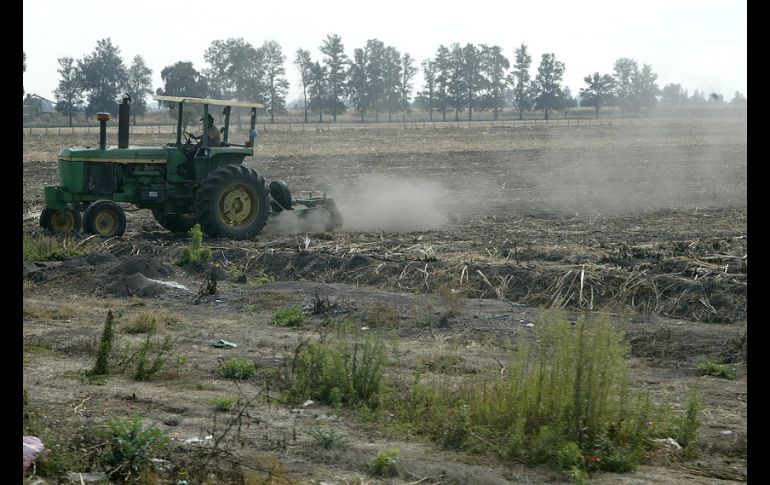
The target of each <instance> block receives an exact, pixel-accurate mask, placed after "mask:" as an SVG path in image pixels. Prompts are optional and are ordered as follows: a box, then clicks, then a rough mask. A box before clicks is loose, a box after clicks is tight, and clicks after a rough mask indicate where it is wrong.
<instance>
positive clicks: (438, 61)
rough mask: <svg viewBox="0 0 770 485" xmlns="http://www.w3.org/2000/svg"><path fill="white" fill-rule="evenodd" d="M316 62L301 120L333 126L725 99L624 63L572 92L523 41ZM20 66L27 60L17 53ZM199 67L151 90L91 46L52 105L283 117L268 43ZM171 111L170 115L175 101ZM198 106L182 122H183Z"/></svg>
mask: <svg viewBox="0 0 770 485" xmlns="http://www.w3.org/2000/svg"><path fill="white" fill-rule="evenodd" d="M319 50H320V52H321V53H322V58H321V59H319V60H314V59H313V58H312V56H311V53H310V51H308V50H305V49H302V48H300V49H297V51H296V53H295V55H294V59H293V64H294V66H295V68H296V69H297V71H298V73H299V79H300V84H301V86H300V88H301V93H302V103H301V104H302V107H303V109H304V119H305V122H308V120H309V117H310V116H311V115H312V116H317V118H318V120H319V121H320V122H323V121H324V116H327V117H329V116H330V117H331V118H332V120H333V121H336V120H337V116H339V115H341V114H343V113H346V112H347V111H348V110H353V112H354V113H355V114H356V115H357V116H359V117H360V119H361V121H364V120H365V119H366V117H367V115H374V118H375V121H378V120H379V119H380V116H383V117H384V116H387V119H388V120H389V121H390V120H392V117H393V116H394V115H397V114H399V113H400V114H402V115H404V114H406V113H409V112H410V111H411V110H412V109H413V108H417V109H421V110H423V111H425V112H426V113H428V116H429V118H430V120H431V121H432V120H433V118H434V115H435V116H439V115H440V116H441V119H442V120H443V121H446V120H447V116H448V115H451V114H453V115H454V119H455V120H459V117H460V115H461V114H463V115H464V116H466V115H465V114H466V113H467V119H468V120H469V121H470V120H472V119H473V114H474V113H477V112H479V111H484V112H491V113H492V116H493V119H494V120H497V119H498V114H499V113H500V112H501V111H502V110H503V108H505V107H512V108H513V109H514V110H515V111H517V112H518V117H519V119H523V116H524V112H525V111H542V112H543V116H544V118H545V119H549V117H550V116H551V113H552V112H553V111H554V110H566V109H569V108H571V107H575V106H577V105H578V100H579V103H580V106H591V107H594V108H595V114H596V117H597V118H598V117H599V114H600V110H601V108H602V107H617V108H619V109H620V110H621V116H624V117H625V116H628V115H629V114H632V115H634V116H637V115H638V114H639V113H640V112H641V113H644V114H649V113H650V112H651V111H652V110H653V109H655V108H656V107H658V106H684V105H699V104H707V103H712V104H713V103H723V102H724V100H723V99H722V97H721V95H719V94H716V93H712V94H711V95H709V97H708V98H707V97H706V95H705V93H701V92H699V91H697V90H696V91H694V92H693V94H692V95H690V94H689V93H688V91H687V90H686V89H683V88H682V86H681V85H679V84H673V83H672V84H667V85H666V86H664V87H663V88H662V89H661V88H659V87H658V84H657V77H658V76H657V74H656V73H655V72H654V71H653V69H652V66H650V65H648V64H643V65H642V66H641V67H640V66H639V65H638V63H637V61H636V60H634V59H631V58H626V57H623V58H619V59H617V60H616V61H615V63H614V66H613V71H612V72H611V73H599V72H594V73H590V74H588V75H586V76H585V77H584V82H585V86H583V87H582V88H581V89H580V90H579V93H578V96H577V97H576V96H573V94H572V92H571V91H570V89H569V87H566V86H563V76H564V71H565V64H564V62H562V61H560V60H558V59H557V58H556V55H555V54H553V53H545V54H543V55H542V56H541V59H540V62H539V66H538V67H537V71H536V72H535V73H534V77H533V76H532V73H531V69H532V56H531V55H530V53H529V51H528V47H527V45H526V44H523V43H522V44H521V45H520V46H519V47H517V48H516V49H515V50H514V52H513V54H514V55H513V58H512V61H511V60H509V59H508V58H507V57H506V56H505V54H504V52H503V49H502V48H501V47H500V46H497V45H493V46H490V45H486V44H480V45H474V44H466V45H465V46H462V45H460V44H459V43H454V44H451V45H449V46H445V45H443V44H442V45H440V46H439V47H438V48H437V50H436V51H435V54H434V56H433V57H432V58H430V59H426V60H423V61H422V62H421V63H420V68H418V67H417V65H416V60H415V59H414V58H413V57H412V56H411V55H410V54H409V53H406V52H404V53H401V52H399V51H398V49H396V48H395V47H393V46H388V45H385V44H384V43H383V42H382V41H380V40H377V39H370V40H368V41H367V42H366V44H365V45H364V46H362V47H359V48H356V49H354V50H353V56H352V58H349V57H348V56H347V55H346V53H345V46H344V44H343V42H342V39H341V38H340V36H338V35H328V36H327V37H326V38H325V39H324V40H323V41H322V44H321V46H320V48H319ZM23 60H24V70H25V71H26V66H27V57H26V53H24V59H23ZM204 60H205V62H206V64H207V65H206V66H205V67H203V68H202V69H200V70H199V69H196V67H195V66H194V65H193V63H192V62H189V61H179V62H176V63H175V64H173V65H169V66H166V67H164V68H163V69H162V70H161V72H160V76H161V80H162V81H163V86H162V87H158V88H157V89H155V90H153V87H152V74H153V71H152V70H151V69H150V68H149V67H148V66H147V65H146V63H145V61H144V59H143V58H142V56H141V55H137V56H135V57H134V58H133V60H132V61H131V63H130V65H126V63H125V62H124V61H123V59H122V57H121V55H120V49H119V48H118V47H117V46H115V45H113V43H112V41H111V39H110V38H106V39H101V40H99V41H97V43H96V48H95V49H94V51H93V52H92V53H90V54H88V55H86V56H84V57H83V58H81V59H74V58H72V57H62V58H59V59H58V63H59V69H58V71H57V72H58V73H59V84H58V86H57V89H56V90H55V92H54V96H55V98H56V109H57V111H59V112H61V113H62V114H63V115H65V116H66V117H68V118H69V124H70V126H71V125H72V118H73V116H74V115H76V114H78V113H83V114H84V115H85V116H86V118H91V117H92V116H94V115H95V113H97V112H100V111H105V112H110V113H112V114H113V115H115V114H116V113H117V109H118V107H117V104H118V98H119V96H120V95H121V94H122V93H123V92H127V93H129V95H130V96H132V98H133V100H134V101H133V105H132V108H133V109H132V112H133V115H134V123H135V122H136V116H137V115H139V116H141V115H143V114H144V113H145V112H146V110H147V105H146V96H147V95H148V94H153V93H154V94H167V95H171V96H189V97H199V98H206V97H211V98H219V99H238V100H242V101H256V102H260V103H262V104H264V105H265V107H266V111H267V113H268V115H269V117H270V122H271V123H272V122H275V115H277V114H282V113H286V112H287V100H286V96H287V93H288V90H289V82H288V80H287V79H286V56H285V55H284V54H283V52H282V50H281V46H280V45H279V44H278V43H277V42H275V41H266V42H264V43H263V44H262V45H261V46H258V47H254V46H253V45H252V44H251V43H249V42H247V41H246V40H244V39H242V38H230V39H227V40H214V41H213V42H212V43H211V44H210V46H209V47H208V48H207V49H206V51H205V53H204ZM420 69H421V70H422V76H423V85H422V89H420V90H415V88H414V81H415V76H416V75H417V73H418V71H419V70H420ZM731 103H732V104H735V105H745V104H746V98H745V97H744V96H743V95H742V94H741V93H739V92H736V93H735V96H734V97H733V99H732V101H731ZM169 108H171V112H172V115H174V116H175V114H174V107H173V106H169ZM194 116H196V114H195V113H192V112H190V113H187V114H186V116H185V117H186V119H185V120H183V122H184V123H185V125H187V124H189V123H190V121H191V120H192V119H193V117H194Z"/></svg>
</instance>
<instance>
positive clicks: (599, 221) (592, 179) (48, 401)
mask: <svg viewBox="0 0 770 485" xmlns="http://www.w3.org/2000/svg"><path fill="white" fill-rule="evenodd" d="M97 136H98V135H91V136H90V138H87V137H86V136H85V135H82V136H81V135H69V136H47V137H46V136H39V135H31V136H25V139H24V153H23V154H24V200H23V230H24V232H25V233H27V234H31V233H32V232H34V231H38V232H39V231H40V228H39V227H38V216H39V214H40V211H41V210H42V209H43V206H44V199H43V186H45V185H55V184H56V183H57V179H58V175H57V164H56V152H57V151H58V149H59V148H61V147H63V146H70V145H84V144H91V145H93V144H95V143H96V142H97V141H98V140H96V137H97ZM91 138H94V139H91ZM169 141H172V140H171V139H170V138H169V135H141V136H134V137H133V138H132V139H131V144H134V145H151V146H152V145H162V144H165V143H166V142H169ZM115 142H116V141H115V140H112V139H108V143H110V144H111V143H115ZM257 142H258V146H257V148H256V149H255V156H254V157H253V158H250V159H248V160H247V161H246V165H247V166H249V167H252V168H254V169H255V170H256V171H257V172H258V173H260V174H261V175H264V176H265V178H266V179H267V180H268V181H270V180H274V179H282V180H284V181H286V182H287V183H288V185H289V187H291V189H292V191H293V192H294V193H295V194H297V193H300V192H302V191H310V190H315V191H322V192H325V193H326V194H327V195H329V196H333V197H334V198H335V199H336V200H337V203H338V206H339V208H340V211H341V212H342V215H343V217H344V220H345V225H344V227H343V228H342V230H340V231H337V232H334V233H316V232H305V231H304V230H303V228H290V227H288V226H284V225H281V224H279V223H278V222H279V221H280V220H278V221H276V223H272V224H271V225H269V226H268V227H267V229H266V230H265V232H264V233H263V234H262V235H260V236H259V237H257V238H256V239H255V240H253V241H247V242H244V241H241V242H234V241H229V240H224V239H216V240H211V239H204V245H206V246H208V247H210V248H212V250H213V251H214V260H215V264H216V266H217V267H218V268H220V269H221V271H220V273H221V274H220V275H219V277H220V281H219V282H218V284H217V286H216V292H215V293H213V294H202V293H204V292H202V291H201V290H202V288H203V287H204V286H205V285H204V282H205V281H204V280H205V274H204V273H203V272H201V271H196V270H195V269H186V270H183V269H181V268H179V267H177V266H175V265H173V264H172V260H173V259H174V258H175V257H176V256H177V255H178V254H179V252H180V251H181V249H182V248H183V247H184V246H187V245H189V238H188V237H184V236H180V235H172V234H169V233H168V232H167V231H165V230H163V229H162V228H161V227H160V226H159V225H158V224H157V223H156V222H155V221H154V219H153V218H152V215H151V214H150V213H149V211H146V210H140V211H133V212H128V215H127V217H128V229H127V231H126V233H125V235H124V236H122V237H120V238H112V239H107V240H104V239H98V238H95V237H90V238H87V237H86V236H84V235H80V236H77V238H76V241H75V242H73V243H74V244H79V245H80V247H82V248H85V249H87V250H88V253H89V254H88V255H87V256H82V257H77V258H74V259H71V260H69V261H65V262H46V263H37V264H35V263H29V262H25V263H24V270H23V273H24V274H23V278H24V320H23V328H24V349H25V353H24V387H25V389H26V390H27V392H28V398H29V402H30V406H31V407H32V408H33V409H35V410H36V412H38V413H40V414H41V415H44V416H45V420H46V422H47V423H49V426H50V427H52V428H59V427H62V428H64V427H66V429H68V430H72V432H73V433H75V432H77V433H84V434H85V433H86V431H85V430H88V429H90V428H92V427H93V426H97V425H101V424H102V423H103V422H104V420H105V419H106V418H107V417H109V416H112V415H115V414H118V415H120V416H126V415H128V414H129V413H130V412H131V411H138V412H140V413H141V415H142V416H143V417H144V418H145V419H146V420H147V422H148V423H158V426H159V427H160V428H161V429H164V430H167V431H168V432H169V435H170V436H171V437H172V438H173V442H172V446H171V448H170V451H167V452H165V454H164V455H163V459H164V460H166V461H159V462H158V463H157V468H158V469H159V476H161V477H162V478H163V480H165V481H161V482H160V483H177V480H179V479H181V478H184V470H185V466H189V463H191V462H194V461H196V460H198V461H200V460H201V459H203V458H201V457H205V456H206V452H207V450H209V449H211V447H212V443H213V441H214V439H211V440H205V439H204V441H203V442H202V443H195V442H191V441H188V442H185V440H191V439H193V438H205V437H206V436H208V435H212V436H214V437H218V436H220V435H221V434H222V422H223V420H224V418H223V417H222V416H221V413H217V412H215V410H214V407H213V405H212V399H213V398H215V397H217V396H223V395H237V394H238V392H242V393H243V395H244V396H245V397H247V398H251V397H258V399H256V401H255V402H254V403H253V404H252V405H251V407H250V409H249V411H248V415H249V420H248V421H249V424H250V426H248V427H244V428H243V429H242V430H240V436H239V440H240V441H239V442H237V440H235V439H234V438H233V435H232V433H231V434H230V435H227V436H226V440H223V441H222V442H221V443H219V444H218V445H219V447H220V448H221V449H226V450H229V451H228V452H229V453H231V454H230V455H223V456H229V457H230V458H231V460H230V463H231V462H235V463H239V464H240V465H239V466H236V465H228V463H229V462H228V461H227V460H221V457H220V461H219V462H217V463H218V465H219V468H218V469H217V468H215V467H214V465H213V463H212V465H211V467H212V468H211V469H212V477H211V479H210V482H211V483H229V481H228V480H230V479H229V478H227V477H228V476H229V475H233V476H235V475H238V476H241V477H243V478H241V481H238V482H236V483H337V484H343V483H346V484H349V483H372V484H373V483H412V484H417V483H423V484H428V483H434V484H437V483H442V484H447V483H474V484H485V483H490V484H491V483H561V482H564V483H569V481H568V480H567V479H566V478H565V476H564V475H563V474H561V473H559V472H555V471H551V470H548V469H545V468H533V467H525V466H523V465H520V464H512V463H502V462H499V461H497V460H494V459H491V458H481V457H478V456H470V455H467V454H463V453H459V452H449V451H446V450H442V449H441V448H440V447H438V446H437V445H435V444H432V443H430V442H425V441H413V440H408V439H407V438H406V437H404V436H399V435H398V434H394V433H391V432H388V431H387V430H386V429H385V427H384V426H379V425H377V424H376V423H371V422H366V421H365V420H362V419H361V418H360V416H357V415H356V414H354V413H351V412H348V411H344V410H343V411H337V410H334V409H332V408H329V407H326V406H322V405H319V404H317V403H314V404H310V405H308V406H300V407H296V408H293V407H290V406H285V405H280V404H276V403H275V402H274V401H273V400H272V399H270V397H273V395H274V393H275V392H276V391H274V390H271V389H269V388H266V387H265V386H266V382H269V379H268V380H265V379H260V380H250V381H246V383H244V384H241V385H240V387H239V389H240V391H238V389H236V386H235V385H234V384H233V382H232V381H229V380H226V379H223V378H222V377H221V376H220V375H219V374H218V373H217V370H218V368H219V365H220V363H221V362H222V361H224V360H225V359H227V358H230V357H232V356H237V357H246V358H249V359H252V360H254V361H255V362H256V363H257V365H258V368H259V369H268V368H280V366H281V365H282V363H285V362H286V359H287V358H288V357H290V356H291V354H292V352H293V350H294V349H295V348H296V346H297V345H298V343H299V342H300V341H301V340H302V339H303V338H309V337H311V336H312V335H314V334H315V333H317V331H318V328H319V327H320V326H321V325H323V322H324V319H323V318H322V317H321V316H318V315H315V314H313V312H312V311H311V310H312V308H313V305H314V304H318V302H319V301H324V302H326V304H327V306H328V307H329V308H330V309H331V310H330V311H331V315H332V316H333V318H334V319H343V318H344V319H347V320H350V321H353V322H358V323H360V324H361V325H362V326H368V327H370V328H372V329H373V330H377V331H379V332H382V334H383V338H388V339H390V340H391V341H393V342H395V343H397V349H398V350H397V351H395V352H397V354H398V355H397V356H394V357H398V358H397V359H394V360H395V361H396V362H397V364H396V365H394V366H393V367H392V368H391V369H389V375H390V377H396V376H398V375H410V374H411V373H413V372H414V369H415V366H417V365H418V362H420V361H430V362H433V361H438V360H440V359H446V357H447V356H451V357H452V359H451V361H452V362H453V364H452V365H453V366H454V367H457V368H462V369H465V368H472V367H483V366H484V365H486V363H487V362H490V361H492V360H491V357H490V356H491V353H492V352H493V351H494V349H496V348H499V347H500V345H502V342H503V341H505V340H510V339H515V338H516V337H517V335H520V334H525V333H527V332H530V331H531V326H532V324H533V323H534V322H535V321H536V316H537V314H538V313H539V311H540V308H542V307H552V306H560V307H564V308H565V309H567V310H568V311H570V312H573V313H575V314H577V313H588V314H591V315H595V314H597V313H599V312H602V311H603V312H609V313H611V314H612V315H614V316H615V318H616V319H617V321H618V324H619V325H621V324H622V325H624V327H623V328H625V330H626V335H627V338H628V339H629V342H630V344H631V348H632V353H631V354H632V355H631V361H630V365H631V366H632V369H633V373H634V375H635V377H636V379H637V384H638V385H639V386H643V387H646V388H648V389H649V390H650V391H651V392H652V393H653V395H654V396H656V397H657V398H659V399H667V400H670V401H672V402H673V403H674V405H675V407H676V406H677V405H679V403H681V402H683V400H684V396H685V394H686V391H687V390H689V389H693V388H695V389H697V390H698V391H699V393H700V394H701V396H702V398H703V401H704V405H705V408H704V411H703V416H702V424H701V428H700V429H699V437H698V439H697V441H696V443H695V449H696V451H697V453H695V454H694V456H679V455H677V454H675V453H674V454H671V453H663V452H662V453H660V454H657V455H652V456H650V457H648V458H647V459H646V460H645V461H644V463H643V464H642V465H641V466H639V467H638V468H637V469H636V470H635V471H633V472H630V473H625V474H611V473H596V474H594V475H593V476H592V477H591V483H606V484H610V483H625V484H637V483H683V484H684V483H704V484H705V483H731V482H742V481H746V479H747V461H746V448H747V445H746V433H747V408H746V398H747V376H746V372H745V366H744V362H745V359H746V328H747V314H746V311H747V308H746V303H747V293H746V289H747V279H746V276H747V252H748V241H747V190H746V183H747V124H746V121H745V120H744V121H743V122H740V121H736V120H728V121H725V122H724V123H721V122H714V121H713V120H712V121H710V122H708V123H703V122H699V121H698V120H692V121H690V122H684V121H675V122H674V121H671V122H661V123H649V122H648V123H644V124H640V125H638V126H637V125H630V126H629V125H622V126H613V125H609V126H591V127H586V126H557V127H546V126H542V125H540V126H519V127H515V128H495V127H484V128H446V129H440V130H435V129H431V128H427V129H410V130H403V129H387V130H377V129H368V130H333V131H331V132H329V131H304V132H292V133H287V132H280V131H271V130H270V129H269V128H268V129H267V130H265V131H264V132H263V133H262V135H261V137H260V138H259V139H258V140H257ZM236 273H237V274H238V276H240V278H236V277H235V275H236ZM241 275H242V276H241ZM446 288H452V289H454V290H455V293H454V294H459V295H461V296H462V297H463V298H460V299H459V303H458V302H452V301H449V300H448V299H447V298H446V297H442V292H441V291H440V290H441V289H446ZM448 305H456V306H457V310H458V311H457V312H456V315H455V316H453V317H452V318H450V319H448V320H446V319H445V321H443V322H442V324H441V325H428V324H426V322H435V321H437V320H438V319H440V318H441V315H445V314H446V309H447V306H448ZM286 306H303V307H304V308H305V309H306V310H307V311H306V313H308V314H309V321H310V324H309V325H307V326H305V327H304V328H302V329H296V328H281V327H276V326H273V325H270V324H269V321H270V319H271V315H272V314H273V312H274V311H276V310H278V309H280V308H284V307H286ZM108 310H111V311H112V312H113V313H114V314H115V315H116V316H117V317H116V322H117V324H118V328H120V326H121V325H125V324H127V323H128V322H130V321H131V320H132V319H133V318H135V317H136V316H137V315H138V314H139V313H141V312H155V313H156V314H165V315H170V316H169V321H173V322H174V323H175V325H173V326H169V328H166V329H164V330H163V331H162V335H165V336H167V337H169V338H170V339H171V340H170V341H171V342H172V343H171V345H172V347H171V350H170V352H169V355H171V356H173V359H174V362H175V364H174V365H171V364H169V365H168V366H167V367H168V370H167V371H166V372H164V373H163V375H162V376H161V377H160V378H158V379H155V380H151V381H146V382H141V381H136V380H133V379H132V378H131V377H130V376H128V375H115V376H111V377H110V378H109V379H107V380H106V381H104V382H99V383H94V382H89V381H86V380H83V379H81V378H80V377H79V375H80V374H82V371H84V370H88V369H90V368H91V367H92V366H93V363H94V355H95V354H94V349H95V346H96V344H95V342H96V339H98V337H99V336H100V335H101V332H102V329H103V327H104V322H105V318H106V315H107V312H108ZM143 338H144V336H143V335H135V334H127V333H121V332H118V334H117V339H118V340H117V342H118V343H119V345H125V346H130V345H134V346H136V345H138V344H139V343H141V341H142V340H143ZM220 339H224V340H226V341H229V342H234V343H237V347H236V348H234V349H221V348H215V347H212V343H214V342H216V341H217V340H220ZM706 360H712V361H724V362H729V363H731V364H733V365H735V366H736V368H737V369H738V376H737V378H736V379H734V380H728V379H723V378H718V377H713V376H702V375H699V373H698V372H697V366H698V364H699V363H702V362H703V361H706ZM492 362H493V361H492ZM432 371H433V370H431V372H432ZM436 372H438V370H436ZM320 426H326V427H329V428H331V429H334V430H336V431H338V432H340V433H343V434H345V435H346V436H347V437H348V438H349V440H350V441H351V447H350V448H349V449H347V450H345V451H344V452H325V451H324V450H321V449H317V447H314V446H313V440H312V438H311V436H310V434H309V431H310V430H312V429H314V428H318V427H320ZM231 438H232V440H231ZM193 441H194V440H193ZM238 443H240V444H245V446H237V445H238ZM393 448H396V449H399V450H401V453H400V456H401V457H402V460H401V462H400V463H399V475H398V477H397V478H392V479H381V478H376V477H373V476H372V475H371V474H370V473H369V468H368V467H369V464H370V463H371V462H372V460H373V458H374V457H375V456H377V453H378V452H379V451H381V450H386V449H393ZM84 453H88V451H87V447H86V451H84ZM218 456H220V455H218ZM230 466H232V468H233V470H230V469H229V468H228V467H230ZM269 470H271V471H272V475H271V473H270V472H269ZM69 471H72V472H79V471H87V470H69ZM228 474H229V475H228ZM260 480H261V481H260ZM270 480H272V481H270Z"/></svg>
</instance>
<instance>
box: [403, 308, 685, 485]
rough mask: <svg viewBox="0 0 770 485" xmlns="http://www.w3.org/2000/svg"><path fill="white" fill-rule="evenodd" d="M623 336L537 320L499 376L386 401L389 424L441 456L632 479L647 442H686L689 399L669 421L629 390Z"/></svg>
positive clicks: (594, 326) (557, 318) (546, 316)
mask: <svg viewBox="0 0 770 485" xmlns="http://www.w3.org/2000/svg"><path fill="white" fill-rule="evenodd" d="M628 351H629V347H628V344H627V343H626V342H625V341H624V339H623V334H622V333H621V332H619V331H617V330H616V329H614V328H613V326H612V325H611V324H610V322H609V319H608V318H607V317H606V316H605V317H600V318H599V319H598V321H596V322H594V323H588V322H586V321H585V319H581V320H579V321H578V322H577V323H576V324H574V325H573V324H570V322H569V321H568V320H567V319H566V318H564V316H563V315H562V314H561V313H559V312H557V311H548V312H544V313H543V314H542V315H541V316H540V318H539V319H538V322H537V323H536V325H535V335H534V338H533V339H525V338H522V341H521V342H519V344H518V349H517V350H516V351H515V352H513V353H511V355H510V360H509V362H508V365H507V366H506V369H505V373H504V375H503V376H502V377H501V375H500V373H499V371H498V372H494V373H493V372H490V373H489V375H488V377H481V376H474V377H473V379H472V380H462V381H460V382H459V383H458V382H453V383H451V384H450V383H447V382H434V383H422V382H420V379H419V378H418V379H417V381H416V382H415V383H414V385H413V386H412V388H411V389H410V390H409V392H408V393H407V394H406V395H404V396H400V397H399V400H398V401H395V405H394V408H395V409H397V412H398V419H399V420H401V421H402V422H404V421H406V422H407V423H409V424H410V426H412V427H413V428H416V429H417V430H418V431H419V432H422V433H424V434H427V435H429V436H431V437H432V438H433V439H434V440H436V441H438V442H439V443H441V444H443V445H444V446H445V447H447V448H454V449H464V450H468V451H492V452H495V453H498V454H500V455H503V456H507V457H510V458H514V459H517V460H520V461H523V462H525V463H530V464H547V465H550V466H552V467H554V468H557V469H560V470H564V471H565V472H567V473H569V474H570V475H571V476H573V477H575V478H576V479H579V480H582V478H584V477H585V474H586V472H588V471H591V470H597V469H598V470H606V471H614V472H625V471H630V470H632V469H633V468H634V467H635V466H636V465H637V464H638V462H639V460H640V459H641V458H642V456H643V455H644V453H645V452H646V451H647V450H648V449H650V447H651V444H652V443H653V441H652V440H653V438H658V437H671V436H682V437H684V438H686V439H687V440H688V441H692V440H693V439H694V432H695V429H696V428H697V424H698V421H697V415H698V411H699V410H700V408H699V407H698V404H697V399H695V400H693V399H691V400H690V402H689V403H688V413H687V415H686V416H682V417H673V416H672V415H671V411H670V408H669V407H668V406H665V405H656V404H654V403H653V402H652V400H651V398H650V396H649V394H648V393H645V392H644V391H638V390H635V389H634V388H633V387H632V381H631V379H630V376H629V367H628V364H627V363H626V360H625V359H626V356H627V354H628Z"/></svg>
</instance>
